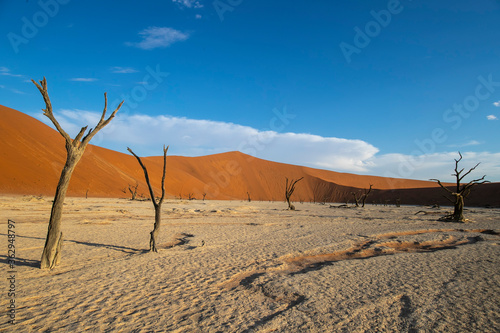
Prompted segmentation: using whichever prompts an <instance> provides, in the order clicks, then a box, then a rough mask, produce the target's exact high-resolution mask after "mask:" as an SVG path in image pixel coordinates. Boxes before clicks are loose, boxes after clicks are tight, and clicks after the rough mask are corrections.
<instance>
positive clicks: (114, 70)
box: [111, 66, 138, 74]
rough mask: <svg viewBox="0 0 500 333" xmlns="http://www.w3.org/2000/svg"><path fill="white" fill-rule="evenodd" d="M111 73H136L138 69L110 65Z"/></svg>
mask: <svg viewBox="0 0 500 333" xmlns="http://www.w3.org/2000/svg"><path fill="white" fill-rule="evenodd" d="M111 72H112V73H118V74H130V73H137V72H138V70H137V69H135V68H132V67H118V66H116V67H112V68H111Z"/></svg>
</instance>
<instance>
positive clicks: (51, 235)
mask: <svg viewBox="0 0 500 333" xmlns="http://www.w3.org/2000/svg"><path fill="white" fill-rule="evenodd" d="M31 81H32V82H33V83H34V84H35V86H36V87H37V88H38V90H39V91H40V93H41V94H42V97H43V100H44V102H45V106H46V108H45V109H43V111H44V113H43V114H44V115H45V116H47V118H49V119H50V121H52V123H53V124H54V126H55V127H56V129H57V131H58V132H59V133H60V134H61V135H62V137H63V138H64V139H65V141H66V163H65V164H64V168H63V170H62V172H61V177H60V178H59V183H58V184H57V188H56V194H55V196H54V201H53V203H52V210H51V212H50V219H49V226H48V229H47V238H46V239H45V246H44V248H43V252H42V258H41V260H40V268H42V269H44V268H50V269H52V268H54V267H55V266H57V265H58V264H59V262H60V259H61V249H62V242H63V241H62V239H63V238H62V232H61V217H62V211H63V205H64V199H65V198H66V192H67V191H68V187H69V181H70V179H71V175H72V174H73V171H74V170H75V167H76V165H77V164H78V162H79V161H80V159H81V157H82V156H83V153H84V151H85V148H86V147H87V144H88V143H89V142H90V140H91V139H92V137H94V135H95V134H96V133H97V132H99V131H100V130H101V129H102V128H103V127H104V126H106V125H107V124H108V123H109V122H110V121H111V119H113V117H114V116H115V114H116V112H118V110H119V109H120V107H121V106H122V104H123V102H121V103H120V105H118V107H117V108H116V109H115V111H113V113H112V114H111V115H110V116H109V118H108V119H105V116H106V110H107V106H108V99H107V96H106V93H104V110H103V112H102V115H101V119H100V120H99V122H98V123H97V125H96V126H95V128H94V129H90V130H89V131H88V133H87V134H86V135H85V132H86V131H87V126H85V127H82V128H81V129H80V132H78V134H77V135H76V136H75V138H74V139H71V137H70V136H69V135H68V133H66V131H64V129H63V128H62V127H61V125H60V124H59V122H58V121H57V119H56V118H55V116H54V114H53V112H52V103H51V101H50V98H49V93H48V90H47V80H46V79H45V77H44V78H43V80H42V81H40V83H37V82H35V81H34V80H31Z"/></svg>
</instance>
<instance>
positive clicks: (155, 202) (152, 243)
mask: <svg viewBox="0 0 500 333" xmlns="http://www.w3.org/2000/svg"><path fill="white" fill-rule="evenodd" d="M127 150H128V151H129V152H130V153H131V154H132V155H134V156H135V158H136V159H137V161H138V162H139V164H140V166H141V168H142V170H143V171H144V178H146V183H147V184H148V188H149V195H150V197H151V201H152V202H153V205H154V207H155V224H154V227H153V231H151V232H150V235H151V238H150V240H149V251H154V252H158V248H157V247H156V244H157V243H158V242H157V241H158V238H159V237H158V234H159V233H160V223H161V204H162V203H163V199H165V171H166V168H167V151H168V146H167V148H165V146H163V175H162V177H161V197H160V198H159V199H158V200H157V199H156V197H155V193H154V191H153V187H152V186H151V183H150V181H149V175H148V170H147V169H146V166H145V165H144V164H143V163H142V161H141V158H140V157H139V156H137V155H136V154H135V153H134V152H133V151H132V149H130V148H128V147H127Z"/></svg>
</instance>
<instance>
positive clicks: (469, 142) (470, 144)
mask: <svg viewBox="0 0 500 333" xmlns="http://www.w3.org/2000/svg"><path fill="white" fill-rule="evenodd" d="M480 144H481V142H479V141H477V140H470V141H467V142H465V143H461V144H454V145H448V147H452V148H462V147H470V146H477V145H480Z"/></svg>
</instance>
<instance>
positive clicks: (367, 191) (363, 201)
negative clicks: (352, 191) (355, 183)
mask: <svg viewBox="0 0 500 333" xmlns="http://www.w3.org/2000/svg"><path fill="white" fill-rule="evenodd" d="M372 187H373V185H372V184H370V188H369V189H368V190H367V189H365V193H364V194H363V196H362V197H361V207H364V206H365V202H366V198H368V194H370V192H371V191H372Z"/></svg>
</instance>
